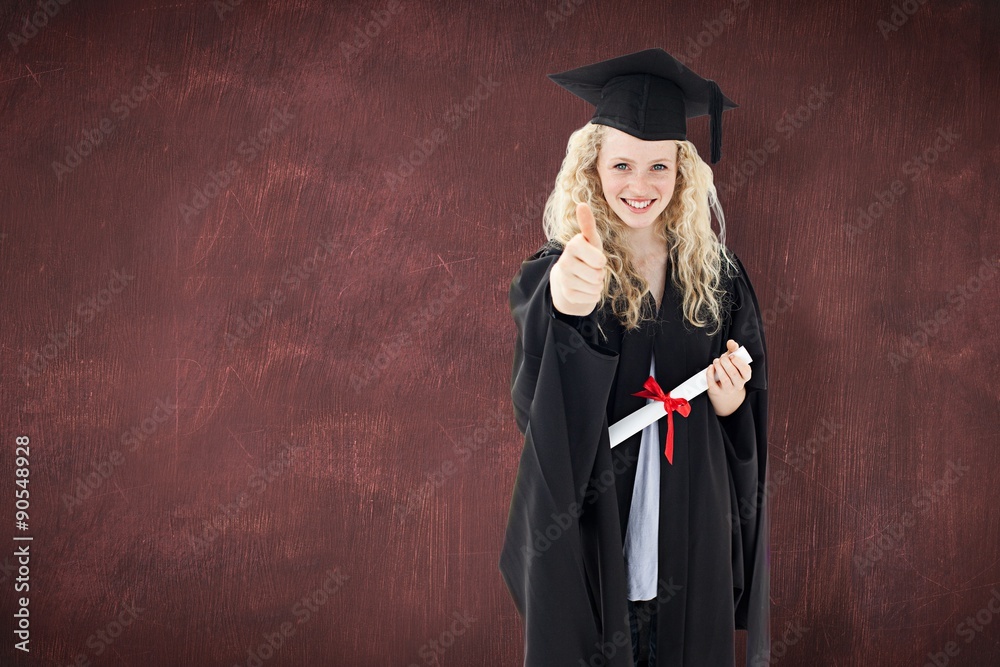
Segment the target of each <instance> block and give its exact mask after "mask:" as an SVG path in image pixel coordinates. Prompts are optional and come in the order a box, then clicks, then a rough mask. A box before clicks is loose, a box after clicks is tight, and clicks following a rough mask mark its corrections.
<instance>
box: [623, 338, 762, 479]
mask: <svg viewBox="0 0 1000 667" xmlns="http://www.w3.org/2000/svg"><path fill="white" fill-rule="evenodd" d="M727 347H728V349H729V352H728V354H725V355H723V356H724V357H726V359H725V361H726V362H728V363H730V365H732V366H733V368H736V369H737V370H738V371H739V378H740V379H739V381H738V382H739V389H738V390H733V391H728V390H727V391H725V392H723V395H729V396H737V397H739V402H737V403H736V406H735V407H734V408H733V410H735V409H736V407H739V404H740V403H742V401H743V398H742V396H743V395H745V393H746V390H745V388H744V386H743V385H744V384H745V383H746V381H747V380H749V379H750V363H751V362H752V361H753V359H751V358H750V353H749V352H747V350H746V348H745V347H737V345H736V342H735V341H732V340H730V341H728V342H727ZM737 361H738V363H739V364H740V365H739V366H737ZM716 363H721V362H720V360H719V359H716V360H714V361H713V362H712V365H711V366H709V367H708V368H706V369H705V371H704V372H700V371H699V372H698V373H695V374H694V375H692V376H691V377H690V378H688V379H687V380H685V381H684V382H682V383H681V384H680V385H678V386H677V387H674V388H673V389H672V390H670V392H669V394H667V395H668V396H669V397H670V398H671V399H676V400H680V399H683V400H685V401H690V400H691V399H692V398H694V397H695V396H698V395H699V394H701V393H702V392H704V391H705V390H706V389H708V391H709V396H710V397H711V392H712V389H711V385H713V384H715V385H720V384H722V382H724V381H725V380H726V379H727V378H728V380H729V382H730V383H731V384H732V385H733V386H734V387H735V385H736V383H735V382H733V379H732V378H731V377H729V373H728V372H727V371H726V370H725V366H723V368H722V371H721V372H722V373H723V374H725V375H726V378H722V377H718V375H719V371H718V370H717V367H716ZM646 382H647V384H648V383H653V384H655V383H656V381H655V380H653V379H652V378H650V379H649V380H647V381H646ZM657 386H658V385H657ZM716 391H719V392H722V390H721V389H720V388H719V387H718V386H716ZM723 400H726V399H723ZM730 400H733V399H732V398H730ZM713 407H715V405H714V403H713ZM727 414H728V413H727ZM664 415H667V416H670V415H669V413H668V412H667V410H666V408H665V407H664V403H663V402H662V401H659V400H654V401H653V402H652V403H649V404H648V405H646V406H645V407H643V408H639V409H638V410H636V411H635V412H633V413H632V414H630V415H628V416H626V417H623V418H622V419H619V420H618V421H617V422H615V423H614V424H612V425H611V426H610V427H609V428H608V435H609V437H610V439H611V446H612V447H614V446H616V445H619V444H621V443H622V442H624V441H625V440H626V439H627V438H628V437H629V436H631V435H633V434H635V433H638V432H639V431H641V430H642V429H644V428H646V427H647V426H649V425H650V424H652V423H653V422H655V421H656V420H658V419H660V418H661V417H663V416H664ZM668 440H669V439H668ZM671 459H672V457H670V456H668V457H667V460H670V461H671V462H672V460H671Z"/></svg>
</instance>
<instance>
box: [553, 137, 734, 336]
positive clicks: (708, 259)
mask: <svg viewBox="0 0 1000 667" xmlns="http://www.w3.org/2000/svg"><path fill="white" fill-rule="evenodd" d="M605 131H606V126H605V125H599V124H595V123H587V124H586V125H584V126H583V127H581V128H580V129H578V130H576V131H575V132H573V134H571V135H570V138H569V143H568V145H567V147H566V157H565V159H564V160H563V163H562V167H560V169H559V174H558V175H557V176H556V183H555V187H554V188H553V190H552V193H551V194H550V195H549V198H548V201H546V203H545V212H544V214H543V222H542V225H543V228H544V230H545V237H546V238H547V239H548V240H549V242H550V243H552V242H554V243H556V244H558V245H560V246H562V247H565V246H566V243H568V242H569V240H570V239H571V238H573V237H574V236H575V235H576V234H578V233H579V232H580V227H579V225H578V224H577V221H576V205H577V204H579V203H581V202H586V203H587V204H589V205H590V208H591V210H592V211H593V212H594V220H595V221H596V223H597V230H598V233H599V234H600V235H601V240H602V243H603V246H604V254H605V255H607V258H608V264H607V266H608V271H607V273H606V275H605V280H604V290H603V291H602V293H601V300H600V301H599V302H598V304H597V308H596V309H595V310H599V309H600V308H601V307H602V306H603V305H604V304H605V303H606V302H607V301H609V300H610V301H611V308H612V312H614V314H615V316H616V317H617V318H618V319H619V321H620V322H621V323H622V326H624V327H625V328H626V329H627V330H632V329H635V328H637V327H638V326H639V325H640V323H641V322H642V321H643V320H647V319H648V320H652V319H653V317H654V316H655V313H647V314H648V316H646V315H647V314H644V309H643V307H642V305H643V300H644V299H645V296H646V294H647V293H648V292H649V291H650V290H649V286H648V285H647V284H646V281H645V280H644V279H643V278H642V276H641V275H640V274H639V272H638V270H637V269H636V267H635V265H634V264H633V262H632V258H631V256H630V250H629V247H628V245H627V244H626V233H627V232H626V229H627V227H626V225H625V223H624V222H622V220H621V218H619V217H618V215H617V214H616V213H615V212H614V211H613V210H612V209H611V207H610V205H609V204H608V202H607V200H606V199H605V198H604V194H603V188H602V186H601V179H600V176H599V175H598V172H597V157H598V154H599V153H600V150H601V143H602V139H603V137H604V133H605ZM676 143H677V178H676V182H675V185H674V193H673V196H672V197H671V199H670V203H669V204H668V205H667V207H666V209H664V211H663V213H662V214H660V217H659V218H657V219H656V220H655V221H654V222H653V224H654V226H655V229H656V235H657V237H658V238H661V239H662V240H663V242H664V243H665V244H666V245H667V247H668V262H667V263H668V265H669V267H670V268H671V271H670V278H671V282H672V283H673V284H674V285H675V286H676V287H677V288H678V289H680V290H681V291H682V292H683V294H684V306H683V311H684V319H685V321H686V323H689V324H690V325H692V326H694V327H699V328H703V327H707V326H709V325H712V326H713V329H712V331H711V332H710V334H709V335H714V334H716V333H717V332H718V331H719V330H720V329H721V327H722V321H723V317H724V315H725V312H726V310H727V309H728V304H726V303H724V302H725V300H726V296H727V291H726V290H725V289H724V287H723V265H724V264H725V265H727V266H728V267H729V268H730V269H731V273H730V275H733V273H732V272H735V271H737V270H738V269H737V267H736V264H735V263H734V262H733V260H732V258H731V257H730V254H729V253H728V252H726V251H725V238H726V226H725V219H724V217H723V214H722V207H721V206H720V205H719V199H718V194H717V192H716V189H715V184H714V182H713V175H712V169H711V167H709V166H708V165H707V164H705V162H704V161H703V160H702V159H701V158H700V157H699V156H698V150H697V149H696V148H695V146H694V144H692V143H691V142H689V141H677V142H676ZM710 207H711V210H714V211H715V214H716V217H717V218H718V220H719V230H720V233H719V236H718V237H717V236H716V235H715V232H713V231H712V220H711V214H710V210H709V209H710ZM601 333H602V335H603V331H602V332H601Z"/></svg>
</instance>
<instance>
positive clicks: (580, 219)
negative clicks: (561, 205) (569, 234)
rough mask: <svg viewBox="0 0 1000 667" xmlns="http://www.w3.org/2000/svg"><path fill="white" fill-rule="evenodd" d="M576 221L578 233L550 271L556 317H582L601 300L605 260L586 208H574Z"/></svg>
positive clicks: (581, 205)
mask: <svg viewBox="0 0 1000 667" xmlns="http://www.w3.org/2000/svg"><path fill="white" fill-rule="evenodd" d="M576 220H577V223H578V224H579V225H580V232H579V233H578V234H577V235H576V236H574V237H573V238H571V239H570V240H569V242H568V243H567V244H566V248H565V249H564V250H563V252H562V255H560V256H559V259H558V260H557V261H556V263H555V265H554V266H553V267H552V272H551V274H550V275H549V289H550V291H551V293H552V306H553V307H554V308H555V309H556V310H558V311H559V312H560V313H563V314H565V315H579V316H586V315H590V313H592V312H593V310H594V308H595V307H597V303H598V302H599V301H600V300H601V292H602V291H603V290H604V274H605V272H606V271H607V263H608V258H607V256H606V255H605V254H604V245H603V243H602V241H601V235H600V234H598V233H597V222H596V221H595V220H594V212H593V211H591V210H590V206H588V205H587V204H577V206H576Z"/></svg>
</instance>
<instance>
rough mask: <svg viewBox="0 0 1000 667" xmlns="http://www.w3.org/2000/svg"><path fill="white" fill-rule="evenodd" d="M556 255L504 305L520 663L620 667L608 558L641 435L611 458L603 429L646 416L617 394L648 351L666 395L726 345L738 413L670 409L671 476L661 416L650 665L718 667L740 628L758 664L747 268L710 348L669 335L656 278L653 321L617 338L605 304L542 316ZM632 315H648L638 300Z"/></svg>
mask: <svg viewBox="0 0 1000 667" xmlns="http://www.w3.org/2000/svg"><path fill="white" fill-rule="evenodd" d="M561 252H562V248H561V246H559V245H558V244H557V243H555V242H551V241H550V242H549V243H547V244H546V245H545V246H543V247H542V248H541V249H540V250H539V251H538V252H536V253H535V254H534V255H532V256H531V257H529V258H528V259H527V260H525V261H524V262H523V263H522V265H521V268H520V270H519V271H518V273H517V275H515V277H514V279H513V280H512V282H511V286H510V293H509V299H510V307H511V314H512V316H513V318H514V321H515V323H516V324H517V329H518V331H517V338H516V343H515V349H514V364H513V374H512V378H511V398H512V401H513V405H514V415H515V420H516V422H517V425H518V428H519V429H520V431H521V432H522V433H523V434H524V448H523V450H522V452H521V458H520V462H519V466H518V471H517V478H516V481H515V484H514V489H513V494H512V498H511V504H510V512H509V516H508V520H507V526H506V531H505V535H504V543H503V548H502V550H501V554H500V561H499V567H500V572H501V574H502V576H503V580H504V583H505V584H506V586H507V588H508V591H509V592H510V595H511V597H512V598H513V600H514V603H515V605H516V607H517V611H518V613H519V614H520V616H521V618H522V621H523V624H524V633H525V658H524V664H525V666H526V667H543V666H544V667H561V666H563V665H565V666H566V667H570V666H572V667H581V665H610V666H612V667H632V665H633V657H632V648H631V636H630V633H629V624H628V611H627V606H626V584H625V582H626V575H625V560H624V556H623V554H622V548H623V544H624V538H625V529H626V527H627V525H628V513H629V510H630V508H631V498H632V491H633V486H634V480H635V473H636V467H637V463H638V458H639V456H638V454H639V445H640V442H641V433H636V434H635V435H633V436H632V437H630V438H629V439H628V440H626V441H625V442H623V443H621V444H620V445H618V446H617V447H615V448H614V449H611V448H610V441H609V438H608V425H609V424H612V423H614V422H615V421H617V420H619V419H621V418H622V417H624V416H626V415H628V414H630V413H632V412H633V411H635V410H638V409H639V408H641V407H643V406H644V405H645V404H646V399H645V398H641V397H637V396H632V395H631V394H632V393H634V392H638V391H641V390H642V389H643V386H642V385H643V382H644V381H645V380H646V378H647V377H649V365H650V355H651V353H652V351H653V350H654V349H655V353H656V377H657V381H658V382H659V384H660V386H661V388H662V389H663V391H664V392H669V391H670V390H671V389H672V388H673V387H675V386H677V385H678V384H680V383H681V382H683V381H684V380H686V379H688V378H689V377H691V376H692V375H693V374H695V373H697V372H699V371H703V370H704V369H705V368H706V367H707V366H708V365H709V363H711V360H712V359H714V358H715V357H718V356H720V355H722V354H723V353H724V352H725V350H726V340H727V339H729V338H732V339H734V340H735V341H736V342H737V343H739V344H741V345H744V346H746V348H747V351H748V352H749V353H750V355H751V357H752V359H753V363H752V365H751V368H752V376H751V379H750V381H749V382H748V383H747V385H746V389H747V395H746V398H745V400H744V401H743V403H742V404H741V406H740V407H739V408H738V409H737V410H736V411H735V412H734V413H733V414H731V415H728V416H726V417H719V416H718V415H716V414H715V411H714V409H713V408H712V405H711V403H710V401H709V399H708V395H707V393H702V394H701V395H700V396H698V397H696V398H694V399H693V400H692V401H691V412H690V414H689V415H688V416H687V417H682V416H680V415H679V414H677V413H675V414H674V419H673V422H674V454H673V459H674V460H673V464H672V465H671V464H670V463H668V462H667V460H666V457H665V456H663V454H662V452H663V449H664V444H665V439H666V431H667V424H666V421H667V420H666V419H665V418H663V419H661V420H660V425H659V432H660V442H659V450H660V452H661V454H660V456H661V459H660V511H659V539H658V543H659V554H658V579H659V585H658V587H657V596H656V599H657V601H658V602H657V611H658V613H657V618H656V631H657V664H658V665H659V667H675V666H676V667H681V666H683V667H687V666H692V667H693V666H698V667H706V666H708V667H714V666H716V665H719V666H722V665H725V666H726V667H731V666H732V665H733V664H734V662H735V657H734V645H733V641H732V638H733V634H732V633H733V629H734V628H736V629H746V630H748V636H747V665H748V666H755V665H757V664H760V661H761V660H762V659H765V660H766V658H767V655H768V651H769V644H770V636H769V635H770V624H769V611H770V606H769V572H768V562H769V536H768V523H767V503H766V495H765V494H764V488H765V481H766V462H767V354H766V346H765V342H764V330H763V324H762V321H761V316H760V307H759V305H758V303H757V297H756V295H755V294H754V291H753V288H752V286H751V284H750V281H749V279H748V278H747V274H746V271H745V269H744V268H743V265H742V263H741V262H740V261H739V259H738V258H737V257H736V256H735V254H733V255H732V256H733V258H734V259H735V260H736V263H737V264H738V266H739V273H738V275H735V276H732V277H729V278H727V279H726V290H727V292H728V293H729V294H730V295H731V297H732V298H731V300H730V301H731V303H732V306H731V308H730V309H729V310H728V313H727V318H726V320H725V322H724V327H723V329H722V331H721V332H720V333H718V334H716V335H715V336H708V335H706V330H705V329H696V328H694V327H691V326H690V325H688V326H687V328H685V326H684V325H683V324H682V322H683V313H682V310H681V306H682V303H681V302H682V295H681V293H680V292H679V291H678V290H677V289H676V288H675V287H674V286H673V285H672V282H671V280H670V276H669V272H668V274H667V280H666V286H665V289H664V295H663V299H662V304H661V307H660V309H659V312H658V313H657V318H656V320H655V321H654V322H648V321H647V322H644V323H643V325H642V326H641V327H640V328H639V329H638V330H635V331H632V332H627V333H626V332H625V331H624V329H623V327H621V325H620V324H619V323H618V322H617V320H616V318H615V317H614V316H613V315H611V313H610V309H609V308H608V307H607V306H605V307H604V308H602V309H601V310H597V309H595V312H593V313H591V314H590V315H588V316H587V317H573V316H567V315H563V314H561V313H557V312H556V311H555V310H554V309H553V307H552V298H551V293H550V291H549V284H548V277H549V271H550V270H551V268H552V266H553V265H554V264H555V261H556V260H557V259H558V257H559V255H560V254H561ZM728 252H731V251H728ZM668 271H669V269H668ZM647 305H648V306H649V308H650V309H651V310H652V309H653V308H655V301H654V300H653V299H652V296H651V295H647ZM597 321H599V322H600V323H601V327H602V328H603V330H604V333H605V334H606V336H607V339H606V340H605V339H604V338H603V337H602V336H601V335H600V334H599V333H598V331H597V327H596V326H595V325H594V323H595V322H597ZM581 661H582V662H581Z"/></svg>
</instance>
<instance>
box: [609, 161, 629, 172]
mask: <svg viewBox="0 0 1000 667" xmlns="http://www.w3.org/2000/svg"><path fill="white" fill-rule="evenodd" d="M618 167H625V168H626V169H628V165H627V164H625V163H624V162H619V163H618V164H616V165H615V166H613V167H611V168H612V169H618ZM618 171H621V169H618Z"/></svg>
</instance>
